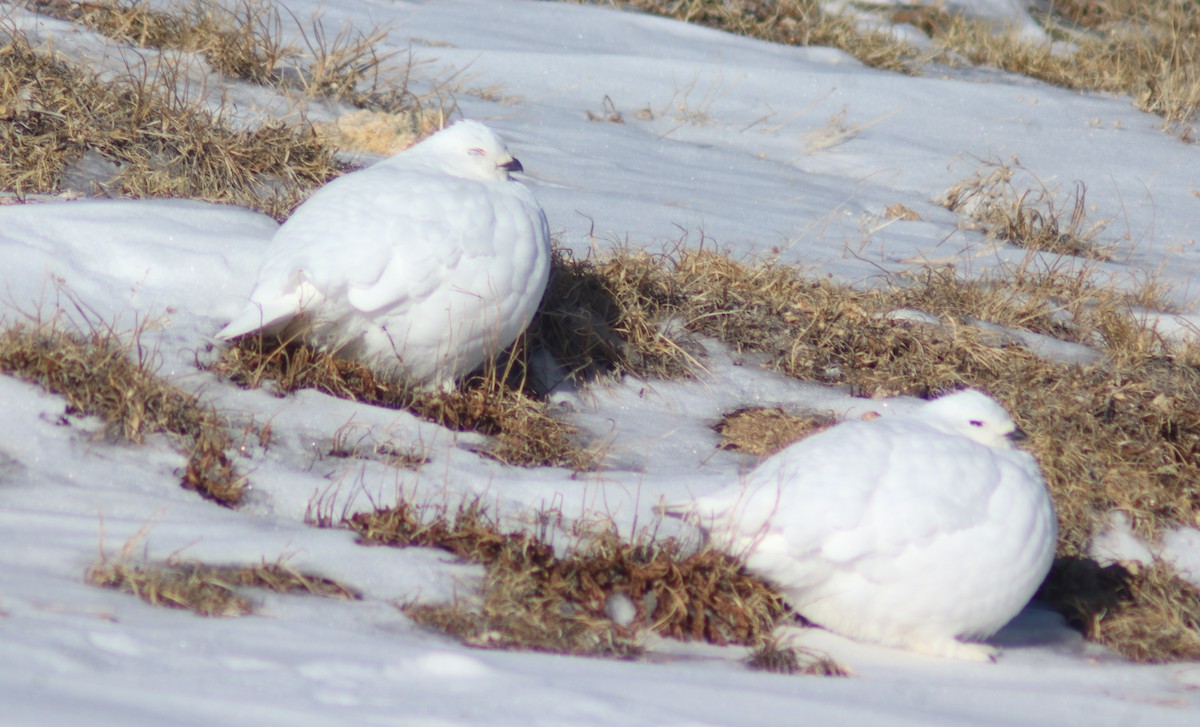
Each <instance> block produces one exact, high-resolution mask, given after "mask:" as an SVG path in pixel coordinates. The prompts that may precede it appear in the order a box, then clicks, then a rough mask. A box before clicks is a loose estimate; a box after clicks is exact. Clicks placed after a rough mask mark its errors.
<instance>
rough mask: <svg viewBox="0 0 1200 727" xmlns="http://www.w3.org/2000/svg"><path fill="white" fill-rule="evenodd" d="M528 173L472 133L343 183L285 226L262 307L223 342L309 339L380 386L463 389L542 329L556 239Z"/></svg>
mask: <svg viewBox="0 0 1200 727" xmlns="http://www.w3.org/2000/svg"><path fill="white" fill-rule="evenodd" d="M519 171H523V168H522V167H521V163H520V162H519V161H517V160H516V159H514V158H513V157H512V155H511V154H509V153H508V150H507V149H506V148H505V146H504V143H503V142H502V141H500V139H498V138H497V137H496V135H495V134H494V133H493V132H492V131H491V130H490V129H488V128H487V127H486V126H484V125H483V124H481V123H479V122H476V121H459V122H458V123H456V124H454V125H453V126H450V127H448V128H446V129H443V130H442V131H440V132H438V133H436V134H434V135H433V136H430V137H429V138H428V139H425V140H424V141H422V142H421V143H419V144H417V145H415V146H413V147H411V148H410V149H407V150H405V151H403V152H401V153H399V154H396V155H395V156H392V157H390V158H388V159H385V160H383V161H381V162H378V163H377V164H374V165H372V166H370V167H368V168H366V169H363V170H360V171H356V172H352V173H350V174H347V175H345V176H343V177H340V178H338V179H335V180H334V181H332V182H330V183H329V184H327V185H325V186H324V187H322V188H321V189H320V190H318V191H317V192H316V193H315V194H313V195H312V197H310V198H309V199H308V200H307V201H306V202H304V204H302V205H300V206H299V207H298V208H297V209H296V211H295V212H294V213H293V214H292V216H291V217H290V218H289V219H288V220H287V221H286V222H285V223H284V224H283V226H282V227H280V228H279V231H278V232H277V233H276V234H275V237H274V239H273V240H272V242H271V245H270V247H269V248H268V250H267V253H266V258H265V260H264V262H263V264H262V267H261V268H260V269H259V271H258V280H257V282H256V283H255V286H254V291H253V292H252V293H251V294H250V301H249V304H248V305H247V306H246V307H245V309H244V310H243V311H242V312H241V313H240V314H238V315H237V317H235V318H234V319H233V320H232V321H230V322H229V325H227V326H225V328H224V329H222V330H221V331H220V333H218V334H217V337H218V338H221V339H225V340H228V339H232V338H236V337H238V336H242V335H245V334H247V333H252V332H255V331H260V330H261V331H265V332H269V333H278V334H281V335H283V336H285V337H290V336H292V335H298V336H299V337H300V338H301V339H302V340H305V341H307V342H309V343H311V344H313V345H317V346H320V347H321V348H323V349H325V350H336V351H338V352H339V353H340V355H343V356H348V357H352V358H358V359H360V360H362V361H364V362H366V363H367V364H368V365H370V366H372V367H373V368H375V369H376V370H377V371H378V372H379V373H380V374H382V375H385V376H391V377H404V378H406V379H407V380H409V381H410V382H412V383H416V384H422V385H430V386H442V387H446V388H449V387H451V386H453V384H454V381H455V380H456V379H460V378H462V377H463V376H465V375H466V374H469V373H470V372H471V371H473V370H474V369H475V368H477V367H478V366H479V365H480V364H481V363H483V362H484V361H485V360H486V359H488V358H490V357H492V356H494V355H496V354H497V353H499V352H500V351H502V350H503V349H504V348H505V347H506V346H508V345H509V344H511V343H512V342H513V341H514V340H515V339H516V338H517V336H518V335H519V334H520V333H521V331H522V330H524V328H525V327H526V326H527V325H528V324H529V321H530V320H531V319H532V318H533V314H534V312H535V311H536V310H537V307H538V304H539V303H540V301H541V298H542V293H543V292H544V291H545V289H546V281H547V278H548V276H549V271H550V232H549V227H548V225H547V223H546V215H545V213H544V212H542V208H541V207H540V206H539V205H538V203H537V201H536V200H535V199H534V198H533V195H532V194H531V193H530V192H529V190H528V189H526V188H525V186H524V185H522V184H521V183H519V182H516V181H514V180H513V179H512V178H511V177H510V176H509V173H510V172H519Z"/></svg>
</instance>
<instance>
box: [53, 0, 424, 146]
mask: <svg viewBox="0 0 1200 727" xmlns="http://www.w3.org/2000/svg"><path fill="white" fill-rule="evenodd" d="M30 5H31V6H32V7H33V9H35V10H36V11H38V12H40V13H44V14H46V15H50V16H53V17H57V18H62V19H64V20H71V21H73V22H76V23H79V24H80V25H83V26H84V27H87V28H90V29H92V30H95V31H97V32H99V33H102V34H104V35H106V36H108V37H110V38H113V39H115V40H118V41H121V42H124V43H129V44H131V45H134V46H137V47H141V48H154V49H158V50H177V51H184V52H187V53H194V54H198V55H200V56H202V57H203V58H204V59H205V60H206V61H208V63H209V65H210V66H211V67H212V68H213V69H214V70H216V71H217V72H219V73H221V74H222V75H223V76H225V77H226V78H235V79H243V80H247V81H251V82H253V83H257V84H260V85H263V86H268V87H270V88H274V89H277V90H280V91H284V92H293V91H299V92H300V93H302V94H303V95H304V96H307V97H309V98H324V99H332V100H336V101H342V102H345V103H348V104H351V105H353V106H356V107H358V108H361V109H369V110H372V111H379V112H386V113H388V114H393V115H403V116H406V117H408V118H409V119H410V120H411V121H412V123H413V124H414V125H415V126H416V127H417V128H418V130H419V129H420V127H422V126H423V125H425V124H428V123H429V122H430V120H431V119H432V118H433V115H441V116H443V117H444V116H445V108H444V106H443V103H442V102H444V101H446V99H441V98H438V99H437V103H431V99H428V98H421V97H419V96H417V95H416V94H415V93H413V92H412V91H411V90H410V89H409V83H408V81H409V76H408V74H409V71H410V70H411V68H412V65H413V62H412V58H411V57H407V58H406V59H405V61H406V62H404V63H397V60H398V57H399V56H400V55H401V54H400V53H399V52H397V51H382V50H380V47H381V45H382V43H383V41H385V40H386V39H387V37H388V34H389V33H390V32H391V28H389V27H386V26H377V27H373V28H371V29H370V30H369V31H366V32H364V31H361V30H358V29H356V28H354V27H352V26H349V25H347V26H344V27H342V28H340V29H338V30H337V31H336V32H331V31H330V30H329V29H328V28H327V27H326V25H325V22H324V21H323V19H322V17H321V16H320V15H319V14H318V15H314V16H313V17H311V18H308V19H301V18H299V17H297V16H296V15H294V14H292V13H291V12H290V11H288V10H286V9H282V10H281V7H280V6H279V5H278V4H276V3H274V2H271V1H270V0H234V1H233V2H219V1H217V0H178V2H174V3H172V4H169V5H152V4H151V3H149V2H146V0H115V1H113V2H104V3H90V2H89V3H81V2H74V1H73V0H32V2H31V3H30ZM289 32H290V35H291V36H292V39H291V40H288V39H287V38H286V37H285V36H286V35H287V34H288V33H289ZM435 106H436V107H437V109H436V111H437V114H433V112H434V111H435V109H434V107H435ZM426 117H429V118H426ZM441 121H442V122H444V118H443V119H441ZM438 128H440V125H439V127H438ZM429 130H431V129H426V133H428V131H429Z"/></svg>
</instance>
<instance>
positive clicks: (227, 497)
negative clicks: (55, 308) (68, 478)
mask: <svg viewBox="0 0 1200 727" xmlns="http://www.w3.org/2000/svg"><path fill="white" fill-rule="evenodd" d="M139 336H140V331H134V332H133V333H132V336H131V338H132V340H131V341H128V342H127V341H122V340H121V337H120V336H119V335H118V334H117V333H116V332H115V331H113V330H112V329H110V328H93V329H92V330H91V331H88V332H81V331H78V330H74V329H68V328H65V327H64V324H62V323H60V322H57V321H55V322H41V321H34V322H31V323H17V324H9V325H6V326H5V327H3V328H2V329H0V371H3V372H4V373H7V374H10V375H12V376H16V377H18V378H21V379H24V380H26V381H31V382H33V383H36V384H38V385H39V386H41V387H42V388H44V389H46V390H47V391H49V392H52V393H55V394H58V395H60V396H62V397H63V398H65V399H66V400H67V412H68V413H75V414H83V415H95V416H99V417H101V418H102V419H103V420H104V421H105V426H106V430H107V433H108V435H109V436H110V437H112V438H114V439H117V440H124V441H130V442H134V443H138V442H141V441H142V439H143V438H144V437H145V436H146V435H147V434H153V433H163V434H167V435H168V436H170V437H171V438H172V439H174V440H175V441H176V442H177V443H178V444H179V446H180V447H182V448H183V449H184V450H185V451H186V452H187V455H188V463H187V467H186V469H185V471H184V474H183V478H182V481H181V484H182V485H183V487H185V488H186V489H190V490H195V491H196V492H197V493H199V494H200V495H201V496H203V497H205V498H208V499H210V500H213V501H215V502H217V503H219V504H221V505H225V506H227V507H233V506H235V505H237V504H238V503H239V502H240V501H241V499H242V497H243V495H244V492H245V478H243V477H242V476H240V475H239V474H238V473H237V471H236V470H235V469H234V467H233V465H232V463H231V462H230V460H229V458H228V456H227V455H226V454H225V453H226V451H227V450H228V449H229V447H230V446H231V442H230V439H229V435H228V434H227V433H226V432H225V429H224V427H223V425H222V423H221V420H220V418H219V417H218V416H217V414H216V413H215V412H214V411H213V410H212V409H210V408H208V407H205V406H203V405H202V404H201V403H200V402H199V401H198V400H197V398H196V397H195V396H194V395H192V394H188V393H186V392H184V391H182V390H180V389H178V388H176V387H174V386H172V385H171V384H170V383H168V382H166V381H164V380H163V379H161V378H159V377H158V376H156V375H155V374H154V373H153V370H152V368H151V361H152V358H153V357H152V355H150V354H149V353H148V352H146V351H144V350H143V349H142V347H141V345H140V343H139V342H138V341H139ZM133 351H137V352H138V354H139V357H138V358H137V360H134V359H133V358H131V354H132V352H133Z"/></svg>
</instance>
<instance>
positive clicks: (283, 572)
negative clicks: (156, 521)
mask: <svg viewBox="0 0 1200 727" xmlns="http://www.w3.org/2000/svg"><path fill="white" fill-rule="evenodd" d="M84 577H85V580H86V581H87V582H88V583H91V584H92V585H95V586H100V587H102V588H112V589H115V590H118V591H124V592H125V593H131V594H133V595H135V596H137V597H138V598H140V599H142V600H143V601H145V602H146V603H149V604H150V605H152V606H163V607H166V608H179V609H184V610H187V611H191V612H192V613H195V614H198V615H200V616H211V617H229V616H247V615H250V614H253V613H255V610H256V609H255V606H254V604H253V602H252V601H251V600H250V599H249V598H247V597H246V596H245V595H243V593H242V592H243V591H244V590H245V589H248V588H261V589H266V590H268V591H273V592H275V593H300V594H309V595H314V596H322V597H324V598H337V599H341V600H358V599H360V598H361V596H360V595H359V594H358V593H357V592H356V591H355V590H354V589H352V588H349V587H347V586H345V585H342V584H341V583H338V582H337V581H334V580H330V579H328V578H324V577H321V576H316V575H311V574H307V573H304V572H302V571H299V570H297V569H295V568H292V567H291V566H289V565H287V564H286V563H285V562H283V561H278V562H275V563H265V562H264V563H260V564H258V565H251V566H245V565H206V564H204V563H200V562H197V561H191V560H182V559H177V558H169V559H167V560H165V561H145V562H136V563H135V562H131V561H129V560H128V559H125V558H122V559H119V560H115V561H110V560H106V559H102V560H101V561H100V562H98V563H95V564H94V565H92V567H90V568H89V569H88V570H87V573H86V575H85V576H84Z"/></svg>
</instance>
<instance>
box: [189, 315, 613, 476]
mask: <svg viewBox="0 0 1200 727" xmlns="http://www.w3.org/2000/svg"><path fill="white" fill-rule="evenodd" d="M515 363H516V362H515V361H512V360H510V364H512V365H510V367H509V370H508V371H507V372H505V371H496V370H494V369H492V370H487V369H485V370H484V372H483V373H482V374H479V375H476V376H473V377H471V378H470V379H468V380H467V381H466V383H464V384H463V385H461V386H460V387H459V388H457V389H455V390H454V391H440V390H436V391H429V390H425V389H420V388H414V387H411V386H407V385H406V384H404V383H403V382H398V381H392V380H388V379H382V378H379V377H376V376H375V375H374V374H373V373H372V372H371V369H370V368H369V367H368V366H366V365H365V364H363V363H361V362H358V361H352V360H347V359H340V358H337V357H336V356H335V355H333V354H330V353H327V352H319V351H315V350H313V349H311V348H308V347H306V346H302V345H298V344H295V343H287V342H282V341H279V340H277V339H276V340H273V339H270V338H264V337H262V336H257V335H251V336H243V337H242V338H241V339H239V340H238V341H237V342H236V343H235V344H234V345H232V346H228V347H226V348H224V349H222V351H221V356H220V359H219V360H218V362H217V363H216V364H215V365H214V366H213V367H212V370H213V371H215V372H216V373H217V374H218V375H220V376H222V377H224V378H227V379H229V380H231V381H233V382H234V383H236V384H238V385H239V386H243V387H246V388H257V387H259V386H261V385H262V384H263V382H264V381H271V382H273V383H274V385H275V388H276V391H278V392H279V393H280V394H281V395H283V394H287V393H290V392H292V391H295V390H297V389H316V390H317V391H323V392H325V393H327V394H330V395H332V396H336V397H339V398H342V399H349V400H350V401H359V402H364V403H368V404H373V405H376V406H383V407H387V408H392V409H406V410H408V411H411V412H412V413H414V414H416V415H417V416H420V417H422V418H423V419H426V420H428V421H431V422H435V423H437V424H440V425H442V426H444V427H448V428H450V429H455V430H460V431H463V430H469V431H476V432H480V433H482V434H486V435H489V436H491V437H494V438H495V443H494V445H493V446H492V447H490V448H489V449H488V450H487V451H486V452H484V453H483V454H486V455H488V456H490V457H493V458H494V459H497V460H499V461H501V462H504V463H506V464H512V465H519V466H524V467H534V466H545V465H548V466H556V467H569V468H572V469H576V470H583V469H588V468H590V467H591V466H592V465H593V460H594V454H593V453H590V452H588V451H586V450H585V449H583V448H582V447H580V446H579V445H578V444H576V442H575V440H574V430H573V429H572V428H571V427H570V426H569V425H567V424H564V423H562V422H560V421H558V420H556V419H554V418H553V417H551V416H550V415H549V414H548V413H547V411H546V407H545V405H544V404H542V403H541V402H539V401H537V400H535V399H533V398H532V397H530V396H529V395H527V394H525V393H524V392H523V391H522V390H521V387H520V386H519V385H516V386H514V385H510V384H509V383H507V380H508V378H509V377H508V376H507V375H506V374H511V373H512V369H513V366H515Z"/></svg>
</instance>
